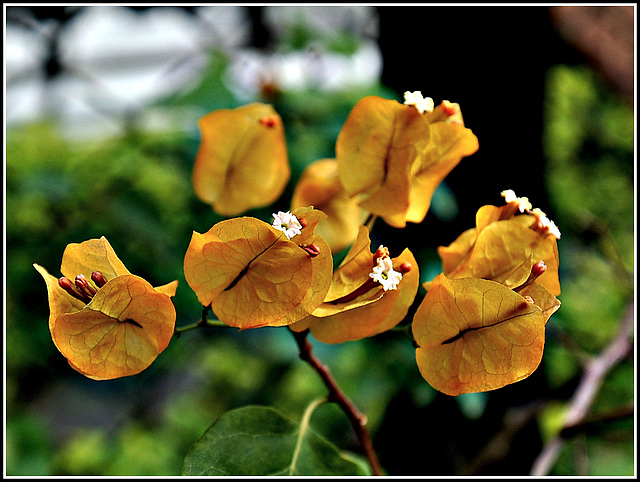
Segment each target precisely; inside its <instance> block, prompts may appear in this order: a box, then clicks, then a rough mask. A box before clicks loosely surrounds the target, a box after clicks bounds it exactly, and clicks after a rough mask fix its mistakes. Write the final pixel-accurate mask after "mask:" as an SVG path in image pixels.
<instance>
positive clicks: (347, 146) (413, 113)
mask: <svg viewBox="0 0 640 482" xmlns="http://www.w3.org/2000/svg"><path fill="white" fill-rule="evenodd" d="M477 149H478V139H477V138H476V136H475V135H474V134H473V133H472V132H471V130H470V129H467V128H465V127H464V125H463V123H462V115H461V114H460V110H459V106H457V104H450V103H447V104H446V105H445V104H444V103H443V104H442V106H439V107H438V108H436V109H435V110H434V111H432V112H425V113H424V114H423V113H421V112H420V111H419V110H418V109H416V108H415V107H412V106H410V105H403V104H400V103H399V102H397V101H395V100H390V99H383V98H381V97H377V96H368V97H364V98H362V99H360V100H359V101H358V102H357V103H356V105H355V106H354V107H353V109H352V110H351V112H350V114H349V116H348V118H347V121H346V122H345V124H344V126H343V127H342V130H341V131H340V134H339V135H338V140H337V142H336V159H337V161H338V174H339V178H340V181H341V182H342V184H343V186H344V188H345V190H346V192H347V193H348V194H349V195H350V196H356V198H357V199H358V202H359V204H360V206H362V207H363V208H364V209H366V210H367V211H369V212H371V213H373V214H377V215H379V216H382V217H383V219H384V220H385V222H387V223H388V224H389V225H391V226H394V227H397V228H402V227H404V226H405V225H406V223H407V221H408V222H413V223H420V222H422V220H423V219H424V218H425V216H426V214H427V211H428V210H429V206H430V204H431V197H432V196H433V192H434V191H435V189H436V187H437V186H438V184H440V182H441V181H442V180H443V179H444V178H445V177H446V176H447V174H449V172H451V170H452V169H453V168H454V167H455V166H456V165H457V164H458V163H459V162H460V160H461V159H462V158H463V157H466V156H469V155H471V154H473V153H474V152H476V151H477Z"/></svg>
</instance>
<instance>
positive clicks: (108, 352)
mask: <svg viewBox="0 0 640 482" xmlns="http://www.w3.org/2000/svg"><path fill="white" fill-rule="evenodd" d="M33 266H34V267H35V268H36V270H37V271H38V272H39V273H40V274H41V275H42V277H43V278H44V280H45V282H46V284H47V290H48V293H49V307H50V315H49V330H50V332H51V337H52V339H53V343H54V344H55V346H56V347H57V348H58V350H59V351H60V352H61V353H62V354H63V355H64V356H65V358H66V359H67V360H68V362H69V364H70V365H71V366H72V367H73V368H74V369H75V370H77V371H78V372H80V373H82V374H83V375H85V376H87V377H89V378H92V379H95V380H108V379H113V378H119V377H124V376H129V375H135V374H136V373H139V372H141V371H142V370H144V369H145V368H147V367H148V366H149V365H151V363H152V362H153V361H154V360H155V359H156V357H157V356H158V355H159V354H160V353H161V352H162V351H163V350H164V349H165V348H166V347H167V345H168V344H169V341H170V340H171V337H172V336H173V330H174V328H175V321H176V312H175V308H174V306H173V303H172V302H171V297H172V296H174V295H175V291H176V288H177V285H178V282H177V281H173V282H171V283H169V284H166V285H163V286H160V287H157V288H154V287H153V286H151V285H150V284H149V283H148V282H147V281H145V280H144V279H142V278H140V277H138V276H135V275H133V274H131V273H130V272H129V271H128V270H127V268H126V267H125V266H124V265H123V264H122V262H121V261H120V260H119V259H118V257H117V256H116V254H115V252H114V250H113V248H112V247H111V245H110V244H109V242H108V241H107V239H106V238H104V237H101V238H100V239H91V240H88V241H84V242H82V243H73V244H69V245H68V246H67V248H66V249H65V251H64V253H63V256H62V265H61V268H60V271H61V273H62V275H63V278H60V279H59V278H56V277H54V276H52V275H51V274H49V273H48V272H47V270H46V269H45V268H43V267H42V266H40V265H38V264H34V265H33ZM92 273H98V274H99V275H95V276H93V278H94V279H95V280H97V281H94V282H92V283H89V282H88V279H91V278H92ZM78 275H80V276H78ZM71 280H76V281H75V284H73V281H71ZM65 282H66V284H65ZM85 282H86V283H87V284H85ZM65 286H66V289H65ZM80 286H84V288H82V289H81V288H80Z"/></svg>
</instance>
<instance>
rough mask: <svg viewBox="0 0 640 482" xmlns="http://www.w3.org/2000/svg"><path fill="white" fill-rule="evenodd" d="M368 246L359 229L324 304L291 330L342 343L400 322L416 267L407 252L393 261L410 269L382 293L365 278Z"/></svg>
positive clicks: (416, 278) (408, 303) (415, 287)
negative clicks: (306, 332)
mask: <svg viewBox="0 0 640 482" xmlns="http://www.w3.org/2000/svg"><path fill="white" fill-rule="evenodd" d="M370 246H371V241H370V239H369V231H368V229H367V228H366V227H364V226H362V227H360V231H359V233H358V237H357V239H356V241H355V242H354V244H353V246H352V247H351V249H350V250H349V252H348V254H347V256H346V258H345V259H344V261H343V262H342V263H341V265H340V267H339V268H338V269H337V270H336V271H335V273H334V274H333V279H332V282H331V288H330V289H329V292H328V293H327V296H326V297H325V300H324V302H323V303H322V304H321V305H320V306H319V307H318V308H317V309H316V310H315V311H314V312H313V313H312V315H311V316H308V317H307V318H305V319H304V320H302V321H300V322H299V323H296V324H295V325H292V326H291V329H292V330H294V331H303V330H305V329H309V330H310V332H311V334H312V335H313V336H314V337H315V338H317V339H318V340H320V341H322V342H325V343H342V342H345V341H348V340H359V339H361V338H365V337H368V336H373V335H377V334H378V333H382V332H384V331H387V330H389V329H391V328H393V327H394V326H396V325H397V324H398V323H400V322H401V321H402V320H403V319H404V317H405V315H406V314H407V312H408V310H409V307H410V306H411V304H412V303H413V300H414V298H415V296H416V293H417V291H418V286H419V279H420V275H419V271H418V264H417V262H416V260H415V258H414V257H413V254H412V253H411V251H410V250H408V249H405V250H404V251H403V252H402V253H401V254H400V256H398V257H396V258H393V265H394V267H396V268H397V267H399V266H401V265H403V263H407V264H408V265H410V268H411V269H410V271H408V272H405V273H404V275H403V277H402V280H401V281H400V283H399V285H398V289H395V290H389V291H384V289H383V288H382V286H381V285H380V284H379V283H375V282H373V280H372V279H371V278H370V276H369V274H370V273H371V271H372V269H373V266H374V261H373V259H374V255H373V253H371V250H370ZM405 266H406V265H405Z"/></svg>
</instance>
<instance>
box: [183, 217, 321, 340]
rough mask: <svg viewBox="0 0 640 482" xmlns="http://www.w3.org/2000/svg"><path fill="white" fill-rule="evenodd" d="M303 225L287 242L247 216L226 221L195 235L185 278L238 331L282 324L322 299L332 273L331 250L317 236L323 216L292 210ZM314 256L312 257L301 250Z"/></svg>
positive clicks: (186, 261) (305, 313)
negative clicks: (308, 249)
mask: <svg viewBox="0 0 640 482" xmlns="http://www.w3.org/2000/svg"><path fill="white" fill-rule="evenodd" d="M293 214H295V215H296V216H297V217H298V219H299V220H300V221H301V222H302V223H303V225H304V227H303V229H302V232H301V234H298V235H296V236H294V237H293V238H292V239H291V240H289V239H288V238H287V237H286V236H285V235H284V233H283V232H282V231H279V230H277V229H275V228H274V227H272V226H271V225H269V224H267V223H265V222H264V221H260V220H259V219H255V218H250V217H241V218H234V219H227V220H224V221H221V222H219V223H217V224H216V225H214V226H213V227H212V228H211V229H210V230H209V231H207V232H206V233H204V234H200V233H196V232H194V233H193V236H192V238H191V243H190V244H189V247H188V249H187V253H186V255H185V259H184V272H185V278H186V280H187V283H189V286H190V287H191V289H193V291H194V292H195V293H196V295H197V296H198V300H199V301H200V303H202V305H203V306H208V305H209V304H210V305H211V308H212V309H213V311H214V313H215V314H216V316H217V317H218V318H219V319H220V321H222V322H223V323H225V324H227V325H229V326H234V327H238V328H241V329H246V328H257V327H261V326H285V325H289V324H291V323H294V322H296V321H298V320H300V319H302V318H304V317H305V316H307V315H308V314H309V313H311V312H312V311H313V310H315V309H316V308H317V307H318V305H319V304H320V303H322V300H323V299H324V297H325V295H326V293H327V290H328V289H329V284H330V282H331V273H332V271H333V260H332V257H331V250H330V249H329V246H328V245H327V243H326V242H325V241H324V239H322V237H321V236H318V235H317V234H316V233H315V229H316V226H317V224H318V222H319V221H320V219H321V218H323V217H324V214H323V213H322V212H321V211H318V210H314V209H311V208H301V209H299V210H295V211H294V212H293ZM308 245H313V246H314V247H315V248H317V251H318V253H317V254H316V253H315V252H313V254H310V253H309V252H308V251H307V250H305V249H304V248H305V246H308Z"/></svg>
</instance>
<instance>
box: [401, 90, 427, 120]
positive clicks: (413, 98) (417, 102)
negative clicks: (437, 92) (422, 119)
mask: <svg viewBox="0 0 640 482" xmlns="http://www.w3.org/2000/svg"><path fill="white" fill-rule="evenodd" d="M404 103H405V105H413V106H415V108H416V109H418V112H420V113H421V114H424V113H425V112H433V107H434V104H433V99H432V98H431V97H426V98H425V97H422V92H420V91H419V90H416V91H414V92H409V91H406V92H405V93H404Z"/></svg>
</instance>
